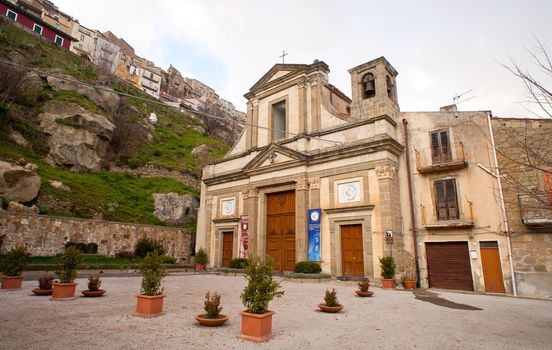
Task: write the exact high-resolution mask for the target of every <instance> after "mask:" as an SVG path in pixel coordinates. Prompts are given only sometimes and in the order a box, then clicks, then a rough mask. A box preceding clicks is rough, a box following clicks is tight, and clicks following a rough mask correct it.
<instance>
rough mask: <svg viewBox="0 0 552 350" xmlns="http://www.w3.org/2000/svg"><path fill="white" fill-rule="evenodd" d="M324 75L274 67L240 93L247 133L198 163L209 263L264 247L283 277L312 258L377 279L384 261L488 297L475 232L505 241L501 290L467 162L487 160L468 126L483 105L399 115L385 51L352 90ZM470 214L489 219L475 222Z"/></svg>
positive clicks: (493, 224)
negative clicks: (493, 250)
mask: <svg viewBox="0 0 552 350" xmlns="http://www.w3.org/2000/svg"><path fill="white" fill-rule="evenodd" d="M329 71H330V70H329V67H328V65H327V64H326V63H324V62H323V61H318V60H315V61H314V62H313V63H312V64H276V65H274V66H273V67H272V68H271V69H270V70H269V71H268V72H267V73H266V74H265V75H264V76H262V77H261V78H260V79H259V81H257V82H256V83H255V84H254V85H253V86H252V87H251V88H250V90H249V92H248V93H247V94H245V97H246V98H247V100H248V102H247V125H246V128H245V130H244V132H243V133H242V135H241V138H240V139H239V141H238V142H237V143H236V144H235V145H234V147H233V148H232V149H231V151H230V152H229V153H228V154H227V155H226V156H225V157H224V158H223V159H222V160H220V161H218V162H216V163H214V164H211V165H209V166H207V167H205V168H204V170H203V178H202V184H201V201H200V209H199V213H198V223H197V237H196V250H197V249H199V248H204V249H205V250H206V251H207V253H208V256H209V266H210V267H213V268H217V267H227V266H229V264H230V261H231V260H232V259H233V258H238V257H247V256H248V255H249V254H256V255H259V256H261V257H265V256H267V255H270V256H272V257H273V258H274V260H275V261H276V270H277V271H280V272H285V271H293V269H294V266H295V264H296V263H298V262H301V261H318V262H320V265H321V267H322V271H323V272H326V273H328V274H330V275H332V276H334V277H344V278H347V277H368V278H370V279H371V280H372V281H374V282H377V281H379V279H380V267H379V258H380V257H383V256H387V255H390V256H393V258H394V259H395V262H396V264H397V275H398V276H400V275H401V274H404V273H416V272H418V273H419V275H420V278H421V284H422V286H428V285H429V286H434V287H442V288H452V289H465V290H482V291H485V288H486V287H485V285H486V284H485V278H484V277H485V276H484V273H483V270H484V266H483V263H482V262H481V261H482V259H480V258H479V256H477V257H476V256H475V255H477V254H479V253H478V252H479V250H478V249H476V248H474V247H478V244H479V241H480V240H481V241H485V242H487V241H489V242H494V243H492V244H489V247H492V248H494V247H496V248H497V249H500V253H501V254H499V255H498V261H497V262H496V263H497V264H498V265H499V266H501V267H502V270H501V272H500V276H498V277H497V278H498V280H499V281H498V284H500V285H502V290H504V286H506V288H508V286H507V283H505V281H507V278H508V273H509V270H508V261H507V259H506V256H508V254H506V253H504V252H503V249H505V248H504V247H505V246H506V242H505V238H504V235H500V234H499V233H498V231H499V226H500V218H499V217H500V210H499V208H498V204H497V203H496V202H495V201H493V200H492V198H494V197H495V196H494V195H493V193H491V192H492V191H493V183H492V182H493V181H495V180H494V178H492V177H490V176H488V175H485V173H484V172H482V171H479V169H477V167H475V166H474V165H473V164H475V163H476V162H477V163H480V164H482V165H483V164H486V165H488V166H489V167H491V166H492V164H490V163H489V162H490V158H489V157H487V155H488V150H489V147H488V145H487V144H486V142H487V141H486V140H487V139H486V138H485V137H481V133H479V134H476V133H473V132H471V131H470V130H471V129H469V128H470V127H472V125H476V124H477V125H476V126H473V127H475V128H477V130H480V129H481V130H483V131H482V132H483V133H484V134H485V132H486V131H485V130H484V126H485V125H486V124H485V121H486V120H487V119H486V118H487V114H486V113H487V112H484V111H483V112H458V111H456V110H446V109H445V110H441V111H439V112H420V113H404V112H401V111H400V109H399V105H398V96H397V84H396V78H397V75H398V73H397V71H396V70H395V68H394V67H393V66H392V65H391V64H390V63H389V62H388V61H387V60H386V59H385V58H384V57H380V58H377V59H374V60H371V61H369V62H366V63H363V64H360V65H358V66H356V67H354V68H351V69H349V71H348V72H349V74H350V76H351V91H352V98H349V97H348V96H347V95H345V94H344V93H343V92H341V91H340V90H338V89H337V88H336V87H334V86H333V85H331V84H330V83H329V81H328V73H329ZM466 120H468V121H470V120H471V121H476V122H475V123H472V122H469V123H466V122H465V121H466ZM443 123H445V124H446V125H443ZM478 123H479V124H480V125H479V124H478ZM455 125H456V126H455ZM408 128H410V129H411V130H412V131H411V133H412V135H411V141H410V143H408V138H407V136H408V135H407V130H408ZM466 128H467V129H466ZM481 149H484V150H485V152H480V151H481ZM486 152H487V153H486ZM479 158H480V159H479ZM427 159H429V163H428V164H426V163H425V162H426V160H427ZM468 165H469V166H468ZM480 184H484V185H485V187H484V188H485V190H481V188H483V187H478V185H480ZM468 207H469V208H468ZM476 209H477V210H480V211H481V212H483V211H485V212H487V213H492V214H491V215H480V217H477V218H476V219H474V212H477V210H476ZM495 214H496V215H495ZM475 216H477V215H475ZM491 218H492V219H491ZM495 218H498V219H496V220H495ZM475 220H480V221H478V222H477V225H476V224H474V223H475ZM497 220H498V221H497ZM487 221H488V222H487ZM479 226H484V227H485V228H486V229H485V230H484V231H478V227H479ZM495 243H496V244H495ZM474 249H475V251H476V253H477V254H474V253H473V251H474ZM456 256H458V261H453V264H451V263H450V261H449V260H447V259H451V257H456ZM430 259H432V260H431V261H430ZM452 265H454V266H457V265H458V266H461V267H462V269H456V270H455V269H454V268H453V269H452V270H451V266H452ZM447 274H453V275H455V276H456V277H458V279H460V280H461V281H462V283H459V284H458V285H447V283H450V281H449V280H450V279H448V278H442V276H447ZM440 283H444V285H440Z"/></svg>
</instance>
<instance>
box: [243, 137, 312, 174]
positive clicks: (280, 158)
mask: <svg viewBox="0 0 552 350" xmlns="http://www.w3.org/2000/svg"><path fill="white" fill-rule="evenodd" d="M306 159H307V155H306V154H304V153H301V152H297V151H294V150H292V149H290V148H287V147H284V146H281V145H277V144H275V143H271V144H270V145H269V146H268V147H267V148H266V149H264V150H263V151H262V152H261V153H259V154H258V155H257V156H256V157H255V158H253V159H252V160H251V161H250V162H249V163H248V164H247V165H246V166H245V167H244V168H243V170H244V171H250V170H255V169H260V168H268V167H273V166H277V165H282V164H286V163H290V162H294V161H305V160H306Z"/></svg>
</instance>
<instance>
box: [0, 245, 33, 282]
mask: <svg viewBox="0 0 552 350" xmlns="http://www.w3.org/2000/svg"><path fill="white" fill-rule="evenodd" d="M26 261H27V248H25V247H24V246H17V247H15V248H13V249H12V250H10V251H9V252H8V253H7V254H6V256H4V259H3V260H2V265H1V267H2V272H3V275H2V287H1V289H21V285H22V284H23V275H22V273H23V269H24V268H25V265H26Z"/></svg>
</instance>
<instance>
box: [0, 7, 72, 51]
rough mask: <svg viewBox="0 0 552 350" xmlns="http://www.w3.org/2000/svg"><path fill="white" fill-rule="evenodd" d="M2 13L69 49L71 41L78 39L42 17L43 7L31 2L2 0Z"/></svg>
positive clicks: (44, 37) (0, 8)
mask: <svg viewBox="0 0 552 350" xmlns="http://www.w3.org/2000/svg"><path fill="white" fill-rule="evenodd" d="M0 14H2V15H3V16H5V17H7V18H8V19H10V20H13V21H14V22H15V23H17V24H19V26H20V27H22V28H24V29H26V30H27V31H29V32H32V33H35V34H36V35H39V36H40V37H42V38H43V39H44V40H46V41H49V42H52V43H55V44H56V45H58V46H60V47H63V48H65V49H67V50H69V48H70V47H71V42H72V41H75V40H76V39H75V38H73V37H72V36H71V35H70V34H68V33H66V32H64V31H63V30H62V29H59V28H56V27H55V26H53V25H52V24H50V23H48V22H47V21H45V20H44V19H42V18H41V15H42V9H41V8H38V7H35V6H32V4H30V3H26V2H18V3H17V4H16V3H13V2H10V1H7V0H0Z"/></svg>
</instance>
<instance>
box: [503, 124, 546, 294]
mask: <svg viewBox="0 0 552 350" xmlns="http://www.w3.org/2000/svg"><path fill="white" fill-rule="evenodd" d="M492 127H493V131H494V142H495V145H496V151H497V157H498V163H499V165H500V178H501V183H502V193H503V194H504V204H505V210H506V213H507V219H508V220H507V222H505V223H504V227H507V230H508V232H509V235H510V239H511V249H512V259H513V263H512V264H513V267H512V268H513V270H514V274H515V281H516V288H517V294H518V295H523V296H537V297H546V298H552V156H551V154H552V142H551V139H550V135H552V119H545V118H543V119H529V118H527V119H514V118H493V119H492Z"/></svg>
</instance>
